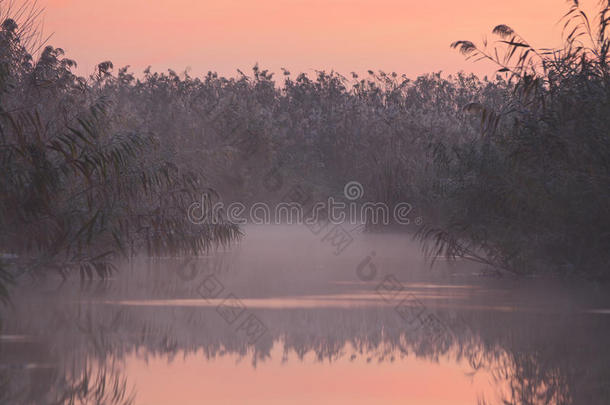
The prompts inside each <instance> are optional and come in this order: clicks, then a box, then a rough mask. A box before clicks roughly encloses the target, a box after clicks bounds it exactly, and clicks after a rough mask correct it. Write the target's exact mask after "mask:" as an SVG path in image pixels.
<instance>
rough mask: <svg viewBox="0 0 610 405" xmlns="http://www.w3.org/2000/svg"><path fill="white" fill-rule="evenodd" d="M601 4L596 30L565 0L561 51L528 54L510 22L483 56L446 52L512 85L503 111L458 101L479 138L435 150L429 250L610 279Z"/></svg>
mask: <svg viewBox="0 0 610 405" xmlns="http://www.w3.org/2000/svg"><path fill="white" fill-rule="evenodd" d="M600 6H601V10H600V12H599V14H598V16H597V24H596V25H594V24H592V23H590V19H589V18H588V17H587V15H586V13H585V12H584V11H582V10H581V8H580V6H579V4H578V2H572V6H571V8H570V10H569V11H568V13H567V14H566V15H565V17H564V31H565V34H564V46H563V48H562V49H535V48H533V47H531V46H530V45H529V44H528V43H527V42H526V41H525V40H524V39H523V38H522V37H521V36H519V35H518V34H517V33H516V32H515V31H514V30H513V29H512V28H510V27H508V26H506V25H499V26H497V27H496V28H495V29H494V30H493V33H494V34H496V35H497V36H498V37H499V41H498V42H497V43H496V45H495V46H494V47H493V48H491V49H490V46H489V45H488V44H487V43H484V44H483V47H482V48H479V47H477V46H476V45H474V44H473V43H472V42H469V41H458V42H455V43H454V44H453V45H452V47H454V48H458V49H459V50H460V51H461V52H462V53H464V54H466V55H468V57H474V58H478V59H489V60H492V61H494V62H495V63H497V64H498V65H499V66H500V69H499V71H500V72H505V73H506V74H507V75H508V77H509V82H510V86H511V89H512V90H511V93H510V97H508V98H507V101H506V103H505V104H504V105H503V106H502V107H501V108H493V107H490V106H487V105H485V104H482V103H471V104H468V105H467V106H466V108H465V109H466V110H468V111H471V112H474V113H475V114H476V115H478V116H479V117H480V119H481V124H482V126H481V136H480V137H479V138H477V139H473V140H471V141H469V142H465V143H457V144H449V145H448V144H439V145H437V146H436V148H435V149H434V153H433V155H434V158H435V162H436V170H435V175H434V176H435V179H436V187H435V188H434V196H435V197H434V198H435V199H437V200H438V201H439V205H440V208H439V209H440V211H441V212H443V213H444V214H443V215H442V219H441V220H439V221H438V223H437V224H430V225H429V226H427V227H425V228H424V229H422V230H421V231H420V234H419V236H420V237H421V239H423V240H424V241H427V243H428V244H427V247H428V248H429V249H430V251H431V252H432V253H433V254H434V255H436V254H439V253H447V254H449V255H458V256H464V255H471V257H474V258H476V259H482V260H481V261H483V262H487V263H490V264H493V265H496V266H498V267H501V268H504V269H506V270H510V271H513V272H516V273H531V272H533V271H537V270H538V271H539V270H557V271H560V272H562V273H564V274H573V273H576V272H579V273H582V274H586V275H588V276H591V277H595V278H607V277H608V268H610V266H609V265H610V256H609V255H608V253H609V252H610V206H609V205H608V201H609V200H610V198H609V197H610V196H609V191H610V132H609V131H610V70H609V68H608V48H609V46H610V38H608V25H609V22H610V3H608V2H601V3H600Z"/></svg>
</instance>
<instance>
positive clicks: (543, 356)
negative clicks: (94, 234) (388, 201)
mask: <svg viewBox="0 0 610 405" xmlns="http://www.w3.org/2000/svg"><path fill="white" fill-rule="evenodd" d="M244 231H245V235H246V237H245V238H244V239H243V240H242V241H241V242H240V243H238V244H236V245H234V246H231V247H229V248H226V249H222V250H217V251H214V252H210V254H209V255H206V256H202V257H196V258H192V259H188V260H185V259H171V258H147V257H142V258H139V259H138V260H137V261H135V263H132V264H131V268H129V266H130V265H126V268H123V269H121V270H122V271H120V272H118V273H117V276H116V277H115V278H112V279H109V280H103V281H99V280H92V281H88V282H85V283H84V284H81V283H80V282H79V281H78V280H77V279H76V280H69V281H66V282H61V280H60V279H55V278H54V277H49V278H47V279H46V280H44V281H40V282H39V283H38V284H37V285H36V286H35V288H33V289H32V288H27V289H25V288H24V289H22V290H18V291H15V292H14V297H15V298H14V307H13V309H12V310H11V311H10V312H9V313H8V314H7V317H6V319H5V320H4V325H3V332H2V336H1V338H0V353H1V354H2V356H1V357H0V358H1V360H0V367H1V368H0V375H1V376H2V381H5V384H6V385H5V387H7V389H5V390H3V391H2V393H3V395H4V397H3V403H52V402H53V400H55V401H57V400H58V399H61V398H66V396H67V397H70V396H72V397H75V398H81V400H83V402H86V401H84V399H88V400H89V401H90V403H95V402H96V401H97V400H99V399H103V400H104V402H99V403H109V404H110V403H125V402H130V401H131V403H135V404H161V403H180V404H201V403H227V404H239V403H261V404H262V403H277V404H282V403H312V402H315V403H328V404H330V403H346V404H347V403H362V404H364V403H372V402H376V403H404V401H405V399H409V398H416V400H415V401H416V403H421V404H445V403H446V404H461V403H464V404H472V403H476V401H483V400H485V401H487V402H486V403H497V402H499V401H500V400H502V399H506V400H508V401H521V402H520V403H532V404H542V403H545V404H546V403H556V404H560V403H590V404H596V403H599V404H603V403H607V401H608V399H609V398H610V396H609V395H610V391H609V387H608V384H607V383H608V381H609V379H608V377H609V376H610V367H609V366H608V365H609V364H610V362H609V361H608V360H609V358H608V354H607V348H606V344H607V342H608V340H609V338H610V324H609V322H608V316H610V315H609V313H608V312H609V309H610V299H609V298H608V297H609V296H608V294H607V290H605V289H603V288H599V287H595V286H593V285H591V284H588V283H584V282H583V283H577V284H574V283H569V284H568V283H562V282H558V281H549V280H548V279H541V280H532V279H528V280H525V279H516V278H515V279H506V278H502V279H498V278H495V277H489V276H487V277H482V276H481V275H480V273H481V271H482V270H483V268H482V266H481V265H477V264H472V263H468V262H464V261H462V262H460V261H458V262H453V263H449V262H437V264H436V265H435V266H434V267H433V268H432V269H431V268H430V267H429V264H428V263H426V262H425V261H424V259H423V256H422V255H421V252H420V247H419V245H417V244H416V243H415V242H413V241H412V239H411V236H409V235H406V234H375V233H362V232H361V231H358V230H356V231H355V232H354V234H353V237H354V240H353V242H352V244H350V246H349V247H348V248H346V249H345V250H344V251H343V252H342V253H341V254H339V255H335V254H334V250H333V248H332V246H331V245H330V244H329V243H327V242H325V241H322V238H321V236H320V235H314V234H313V233H312V232H311V231H310V230H309V229H308V228H307V227H305V226H297V225H292V226H289V225H264V226H246V227H245V228H244ZM363 263H364V266H367V269H366V270H362V269H363V267H362V266H363ZM359 266H360V267H359ZM359 268H360V270H359ZM210 277H213V278H210ZM388 277H390V278H388ZM206 280H207V283H208V284H205V283H204V284H202V283H203V282H204V281H206ZM210 280H215V281H214V283H217V284H216V285H215V286H212V285H210ZM384 280H385V281H384ZM388 280H393V282H396V281H397V282H398V283H399V285H400V287H401V288H402V290H401V291H399V292H398V293H397V292H396V289H392V288H388V287H389V284H387V281H388ZM384 283H385V284H384ZM79 284H80V285H79ZM219 284H220V285H221V286H222V290H219V288H218V285H219ZM202 285H204V286H207V287H202ZM393 285H394V286H396V285H397V284H393ZM395 293H396V295H394V294H395ZM227 299H228V300H229V301H227ZM233 318H235V319H233ZM431 320H433V321H432V322H431ZM246 321H247V322H250V323H251V325H249V326H248V324H247V322H246ZM244 322H246V325H245V326H244ZM252 322H254V323H256V325H254V324H252ZM86 377H88V379H87V378H86ZM237 385H238V386H239V389H237ZM85 386H87V388H86V389H85V388H84V387H85Z"/></svg>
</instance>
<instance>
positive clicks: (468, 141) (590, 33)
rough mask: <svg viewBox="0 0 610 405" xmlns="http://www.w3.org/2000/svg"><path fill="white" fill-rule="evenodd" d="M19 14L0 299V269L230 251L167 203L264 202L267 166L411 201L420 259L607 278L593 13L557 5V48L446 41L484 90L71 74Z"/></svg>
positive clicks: (2, 78)
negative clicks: (471, 64) (487, 65)
mask: <svg viewBox="0 0 610 405" xmlns="http://www.w3.org/2000/svg"><path fill="white" fill-rule="evenodd" d="M37 13H38V11H37V10H36V9H35V8H28V7H26V8H22V9H13V10H10V9H9V10H8V14H7V10H4V14H3V15H2V21H3V23H2V26H1V28H2V29H1V32H0V172H1V173H2V175H1V177H0V252H1V253H2V255H3V256H2V258H1V259H0V260H2V263H1V267H0V278H1V279H0V287H1V288H2V289H3V291H2V292H3V293H4V294H5V293H6V291H5V290H4V289H5V286H6V284H7V283H8V282H10V281H11V280H12V278H14V276H15V274H20V273H24V272H25V273H26V274H28V275H32V276H37V275H43V274H46V273H48V272H49V270H56V271H58V272H59V273H60V274H62V275H63V276H64V277H67V276H68V275H69V273H70V272H71V271H75V272H77V273H79V274H80V275H81V277H89V278H90V277H93V276H95V274H98V275H99V276H101V277H105V276H107V275H108V274H109V272H110V271H112V270H113V269H114V263H115V262H116V259H117V257H119V256H132V255H134V254H137V253H138V252H143V253H147V254H156V255H157V254H169V255H180V254H196V253H199V252H202V251H205V250H206V249H208V248H210V247H211V246H213V245H216V244H225V243H229V242H230V241H232V240H234V239H236V238H238V237H239V235H240V233H239V229H238V228H237V227H236V226H234V225H232V224H229V223H222V222H221V223H220V224H215V225H206V226H202V225H197V226H195V225H192V224H190V223H189V222H188V220H187V217H186V215H185V212H186V207H188V205H189V204H190V203H191V202H193V201H197V200H198V199H199V198H200V196H201V194H202V193H203V192H207V193H209V192H210V191H211V190H215V192H217V193H216V194H215V195H219V196H220V197H222V198H223V199H225V200H229V201H234V200H239V201H243V202H254V201H268V202H272V201H278V200H279V199H281V198H282V196H281V195H274V194H273V193H271V192H270V191H269V188H268V187H265V186H264V184H265V181H264V180H265V178H266V176H268V175H269V173H273V172H279V173H281V175H282V178H283V179H284V182H287V183H290V184H301V185H303V186H304V187H305V188H307V189H308V190H311V191H312V193H313V195H314V196H315V197H321V196H328V195H334V196H340V195H341V194H342V190H343V185H344V184H345V183H346V182H347V181H350V180H357V181H359V182H361V183H362V184H363V185H364V188H365V190H366V195H365V198H366V199H368V200H371V201H379V202H385V203H387V204H388V205H390V206H391V205H393V204H395V203H397V202H400V201H406V202H409V203H411V204H413V205H414V206H415V207H416V208H417V209H418V210H419V212H420V213H422V215H423V217H424V219H425V225H424V226H423V227H421V229H420V230H419V232H418V236H419V237H420V238H421V240H422V241H424V242H425V246H426V247H427V248H428V251H429V252H430V253H431V254H432V256H436V255H438V254H445V255H449V256H466V257H469V258H472V259H475V260H478V261H482V262H485V263H488V264H491V265H493V266H496V267H499V268H502V269H505V270H508V271H511V272H515V273H521V274H525V273H532V272H535V271H543V270H544V271H547V270H548V271H559V272H561V273H564V274H565V273H580V274H584V275H587V276H591V277H595V278H607V277H608V268H609V267H610V266H609V265H610V262H609V260H610V255H609V252H610V212H609V204H608V201H609V198H608V192H609V191H608V190H610V177H609V164H610V151H609V143H610V140H609V139H610V134H609V131H610V92H609V91H610V89H609V85H610V76H609V73H610V70H609V68H608V64H607V63H608V48H609V46H610V45H609V44H610V42H609V39H608V38H607V26H608V23H609V18H610V3H608V2H602V3H601V12H600V14H599V15H598V16H597V17H596V19H595V20H589V19H588V18H587V17H586V15H585V14H584V13H582V12H581V10H580V9H579V6H578V3H577V2H574V3H573V5H572V7H571V9H570V11H569V13H568V14H567V15H566V16H565V22H566V26H565V33H566V35H565V41H564V47H563V48H562V49H540V50H538V49H534V48H532V47H531V46H530V45H529V44H528V43H527V42H526V41H525V40H524V39H523V38H521V37H520V36H519V35H518V34H516V33H515V32H514V31H513V30H512V29H511V28H509V27H508V26H505V25H500V26H498V27H496V28H495V29H494V34H496V35H497V36H498V37H499V40H498V41H497V42H494V45H491V44H487V43H485V44H483V46H482V47H478V46H476V45H474V44H473V43H471V42H468V41H459V42H456V43H455V44H453V47H455V48H458V49H459V50H460V51H461V52H462V53H464V54H465V55H467V56H469V57H474V58H481V59H491V60H493V61H494V62H495V63H497V64H498V65H499V66H500V70H499V73H498V76H497V77H496V78H494V79H493V80H488V79H487V78H485V79H483V80H480V79H478V78H476V77H475V76H472V75H465V74H458V75H456V76H448V77H443V76H441V75H440V74H430V75H425V76H421V77H419V78H417V79H416V80H410V79H408V78H406V77H405V76H401V75H398V74H396V73H390V74H386V73H383V72H372V71H370V72H369V74H368V76H366V77H364V78H361V77H358V75H356V74H354V73H352V75H351V77H350V78H349V79H348V78H346V77H344V76H342V75H340V74H338V73H335V72H330V73H328V72H318V73H317V75H316V76H315V77H313V78H312V77H308V76H307V75H305V74H300V75H298V76H296V77H294V76H292V75H291V74H290V73H289V72H286V71H284V72H283V73H284V77H283V79H282V80H281V81H280V82H279V83H278V82H276V80H275V79H274V77H273V76H274V75H273V74H272V73H270V72H268V71H266V70H262V69H260V68H259V67H258V66H255V67H254V69H253V72H252V74H251V75H246V74H244V73H242V72H239V75H238V76H237V77H235V78H225V77H219V76H218V75H217V74H215V73H212V72H210V73H208V75H207V76H205V77H202V78H195V77H191V76H189V75H188V74H187V73H186V72H185V73H182V74H177V73H175V72H173V71H169V72H168V73H153V72H151V71H150V70H146V71H144V74H143V75H141V76H139V77H136V76H135V75H134V74H132V73H131V72H130V71H129V69H128V68H127V67H125V68H120V69H118V71H116V72H115V70H114V67H113V65H112V63H111V62H103V63H100V64H99V65H98V66H97V68H96V71H95V73H94V74H92V75H91V76H89V77H86V78H85V77H79V76H77V75H75V74H74V73H73V72H72V70H73V68H74V67H75V65H76V64H75V62H74V61H72V60H70V59H67V58H66V57H65V56H64V54H63V51H62V50H61V49H59V48H54V47H52V46H44V47H40V48H38V49H37V47H36V44H40V43H41V42H40V40H38V41H37V40H36V38H37V37H36V35H35V33H36V32H37V30H36V26H35V21H36V18H37ZM33 55H39V56H37V57H35V56H33ZM202 179H205V180H202Z"/></svg>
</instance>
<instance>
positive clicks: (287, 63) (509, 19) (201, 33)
mask: <svg viewBox="0 0 610 405" xmlns="http://www.w3.org/2000/svg"><path fill="white" fill-rule="evenodd" d="M585 1H586V0H585ZM589 2H590V3H593V2H594V0H590V1H589ZM39 4H40V5H41V6H43V7H45V17H44V23H45V31H46V32H47V33H53V37H52V39H51V40H50V44H51V45H53V46H57V47H61V48H63V49H64V50H65V51H66V53H67V55H68V57H70V58H73V59H75V60H76V61H77V62H78V63H79V70H78V71H79V73H81V74H85V73H90V72H91V71H92V70H93V67H94V66H95V64H96V63H99V62H101V61H104V60H111V61H112V62H113V63H114V65H115V67H116V66H123V65H131V66H132V68H133V70H134V71H136V72H140V71H141V70H142V69H143V68H145V67H146V66H147V65H152V67H153V69H154V70H165V69H167V68H173V69H174V70H177V71H183V70H184V69H185V68H187V67H188V68H190V69H191V72H192V74H197V75H198V74H202V73H205V72H207V71H208V70H213V71H217V72H219V73H221V74H224V75H234V74H235V70H236V69H237V68H239V69H242V70H244V71H246V70H249V68H250V67H251V66H253V65H254V63H256V62H258V63H259V64H260V65H261V66H262V67H264V68H269V69H271V70H272V71H279V69H280V67H285V68H287V69H288V70H290V71H291V72H293V73H296V72H308V73H313V71H314V70H315V69H327V70H330V69H334V70H336V71H339V72H341V73H344V74H347V73H349V72H351V71H356V72H364V71H366V70H368V69H373V70H379V69H381V70H385V71H396V72H398V73H406V74H408V75H409V76H414V75H417V74H420V73H423V72H430V71H439V70H442V71H444V72H447V73H453V72H456V71H459V70H465V71H474V72H477V73H487V72H491V71H493V70H492V68H491V66H490V65H488V64H487V65H486V64H484V63H479V64H476V65H474V64H472V63H471V62H466V61H464V58H463V57H462V56H461V55H459V53H458V52H457V51H455V50H451V49H450V48H449V44H450V43H451V42H453V41H455V40H458V39H470V40H474V41H479V40H480V39H481V38H482V37H483V35H485V34H488V33H489V32H490V31H491V29H492V28H493V26H495V25H497V24H500V23H504V24H508V25H511V26H512V27H513V28H514V29H516V30H517V31H518V32H520V33H521V34H522V35H523V36H525V37H526V38H528V39H529V40H530V42H531V43H533V44H534V45H539V46H543V47H544V46H553V45H557V44H558V43H559V39H560V26H559V25H558V24H556V23H557V21H558V19H559V18H560V17H561V15H562V14H563V13H565V11H566V10H567V4H566V2H565V1H564V0H513V1H496V0H492V1H490V0H462V1H455V0H450V1H441V0H436V1H429V0H428V1H414V0H402V1H400V0H351V1H349V0H260V1H241V0H217V1H206V0H158V1H154V0H105V1H93V0H39Z"/></svg>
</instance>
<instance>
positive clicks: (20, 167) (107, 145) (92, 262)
mask: <svg viewBox="0 0 610 405" xmlns="http://www.w3.org/2000/svg"><path fill="white" fill-rule="evenodd" d="M33 13H34V15H35V14H36V12H34V11H33ZM17 14H18V15H21V14H19V13H17ZM31 15H32V14H31V13H30V14H27V15H26V17H25V20H24V21H25V24H26V29H25V30H23V29H20V28H19V22H18V21H16V20H14V19H11V18H7V19H5V20H4V21H3V23H2V25H1V30H0V172H1V173H2V176H1V177H0V253H2V258H1V260H2V263H0V296H1V297H3V298H6V297H7V289H6V285H7V283H10V282H11V281H13V278H14V277H15V275H16V274H22V273H26V274H28V275H30V276H40V275H44V274H48V272H49V271H53V270H54V271H57V272H58V273H59V274H61V275H62V276H64V277H67V276H68V275H69V274H70V273H71V272H74V271H75V272H77V273H80V275H81V277H84V278H91V277H94V276H96V277H98V276H99V277H107V276H108V275H109V274H110V272H112V271H113V270H115V263H116V259H117V258H118V257H119V256H129V255H134V254H136V253H137V252H141V251H143V252H146V253H148V254H187V253H188V254H196V253H198V252H201V251H204V250H206V249H208V248H210V247H211V246H212V245H214V244H224V243H228V242H229V241H231V240H233V239H235V238H237V237H238V236H239V230H238V228H237V227H236V226H234V225H232V224H224V223H222V222H221V223H219V224H216V225H207V226H194V225H192V224H191V223H189V221H188V220H187V218H186V215H185V212H186V208H187V207H188V205H189V204H191V203H192V201H194V200H195V199H196V198H198V196H199V195H200V194H201V193H202V192H203V191H205V190H206V187H204V186H203V185H202V183H201V181H200V178H199V177H197V176H196V175H194V174H192V173H189V172H188V171H187V170H185V168H184V167H181V166H180V165H179V164H178V162H176V161H173V160H171V159H170V158H168V157H166V156H164V154H163V150H161V149H160V147H159V141H158V139H157V137H156V135H155V134H153V133H150V132H147V131H143V130H140V129H139V128H130V127H129V126H126V125H124V124H123V122H122V121H123V120H124V117H123V116H121V114H120V111H118V109H117V107H116V99H115V98H112V97H107V96H106V95H105V94H104V93H103V91H102V90H101V89H100V88H99V83H101V82H102V81H103V80H104V77H105V75H106V71H105V69H107V68H108V66H107V65H104V64H100V66H99V69H98V77H97V79H96V80H95V81H93V80H85V79H83V78H81V77H77V76H76V75H74V74H73V73H72V71H71V69H72V68H73V67H74V66H75V62H74V61H72V60H70V59H67V58H65V57H64V56H63V51H62V50H61V49H59V48H53V47H52V46H46V47H45V48H44V50H43V51H42V52H41V54H40V57H39V58H38V59H34V58H33V57H32V55H31V54H30V53H29V51H28V49H27V48H26V45H28V40H29V39H31V38H32V37H33V35H34V34H32V32H31V30H29V28H27V27H31V24H32V23H31V21H30V20H31ZM27 24H29V25H27ZM24 41H25V43H24Z"/></svg>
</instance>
